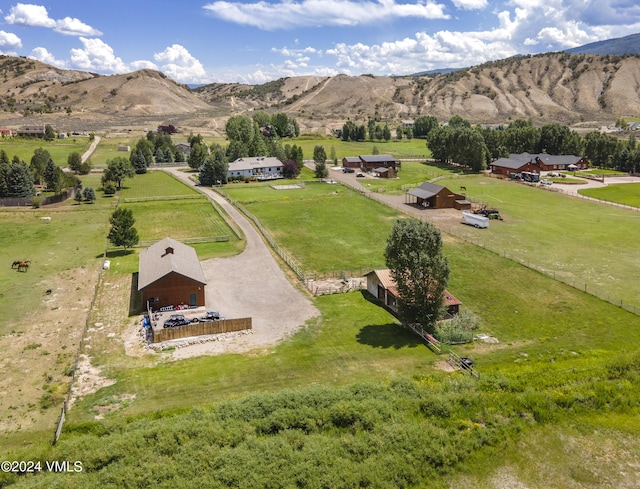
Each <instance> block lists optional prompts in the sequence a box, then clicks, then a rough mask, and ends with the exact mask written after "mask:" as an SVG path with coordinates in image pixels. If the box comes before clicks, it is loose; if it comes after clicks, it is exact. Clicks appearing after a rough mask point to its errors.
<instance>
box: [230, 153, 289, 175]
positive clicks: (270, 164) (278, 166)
mask: <svg viewBox="0 0 640 489" xmlns="http://www.w3.org/2000/svg"><path fill="white" fill-rule="evenodd" d="M283 168H284V165H283V164H282V162H281V161H280V160H279V159H278V158H274V157H264V156H255V157H249V156H246V157H244V158H238V159H237V160H235V161H232V162H231V163H229V170H228V171H227V178H228V179H230V180H233V179H234V178H247V177H253V178H256V179H257V180H273V179H276V178H283V175H282V171H283Z"/></svg>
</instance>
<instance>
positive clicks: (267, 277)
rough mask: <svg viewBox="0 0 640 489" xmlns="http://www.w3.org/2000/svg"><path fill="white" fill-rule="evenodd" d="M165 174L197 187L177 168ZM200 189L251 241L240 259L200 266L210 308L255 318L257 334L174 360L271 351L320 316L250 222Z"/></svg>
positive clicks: (191, 350)
mask: <svg viewBox="0 0 640 489" xmlns="http://www.w3.org/2000/svg"><path fill="white" fill-rule="evenodd" d="M165 171H167V172H170V173H171V174H173V175H175V176H176V177H177V178H179V179H180V180H181V181H183V182H185V183H187V184H188V185H190V186H195V185H194V183H193V182H192V181H191V180H189V178H188V175H186V174H185V173H183V172H180V171H179V170H177V169H173V168H172V169H167V170H165ZM196 188H197V189H198V190H199V191H201V192H202V193H204V194H206V195H207V196H209V197H211V198H213V199H214V200H215V201H216V202H217V203H218V204H220V206H221V207H222V208H223V209H224V210H225V211H226V212H227V213H228V214H229V215H230V216H231V218H232V219H233V220H234V221H235V222H236V223H237V225H238V227H239V228H240V229H241V230H242V232H243V233H244V235H245V237H246V241H247V245H246V248H245V250H244V251H243V252H242V253H240V254H239V255H236V256H233V257H230V258H214V259H211V260H206V261H202V262H201V264H202V269H203V270H204V274H205V277H206V279H207V289H206V304H207V308H208V309H210V310H216V311H220V313H221V314H222V315H223V316H225V317H227V318H236V317H251V318H252V323H253V332H252V333H251V334H241V335H235V336H234V335H231V337H229V338H224V339H220V340H217V341H209V342H204V343H200V344H195V345H190V346H187V347H183V348H178V349H176V350H175V351H174V355H173V356H174V358H186V357H190V356H194V355H202V354H219V353H227V352H245V351H248V350H251V349H254V348H261V347H267V346H270V345H273V344H275V343H277V342H278V341H280V340H282V339H283V338H286V337H287V336H289V335H290V334H292V333H294V332H295V331H297V330H298V329H299V328H300V327H301V326H303V325H304V323H305V321H307V320H309V319H311V318H313V317H316V316H318V315H320V312H319V311H318V310H317V309H316V308H315V306H314V305H313V303H312V302H311V300H310V299H309V298H308V297H307V296H306V295H305V294H304V293H303V292H301V291H300V290H299V289H297V288H296V287H294V286H293V285H292V284H291V283H290V282H289V280H288V279H287V277H286V275H285V274H284V273H283V271H282V270H281V269H280V266H279V264H278V262H277V261H276V260H275V258H274V257H273V255H272V253H271V250H270V249H269V248H268V245H266V244H265V242H264V241H263V240H262V237H261V236H260V234H259V233H258V232H257V231H256V230H255V228H254V227H253V226H252V225H251V224H250V223H249V222H248V221H247V219H245V217H244V216H243V215H242V214H241V213H240V212H238V210H236V208H235V207H233V206H232V205H231V204H229V203H228V202H227V201H226V200H224V199H223V198H222V197H221V196H220V195H218V194H217V193H216V192H214V191H213V190H211V189H209V188H207V187H196Z"/></svg>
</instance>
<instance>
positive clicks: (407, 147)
mask: <svg viewBox="0 0 640 489" xmlns="http://www.w3.org/2000/svg"><path fill="white" fill-rule="evenodd" d="M283 144H291V145H293V144H295V145H297V146H299V147H301V148H302V152H303V154H304V158H305V159H307V160H310V159H312V158H313V148H315V147H316V146H323V147H324V150H325V151H326V153H327V158H331V148H332V147H333V148H334V149H335V152H336V158H337V159H338V164H341V160H342V158H344V157H345V156H358V155H370V154H373V152H374V147H375V148H377V150H378V153H379V154H390V155H391V156H395V157H396V158H398V159H400V160H402V159H404V158H419V159H425V160H426V159H427V158H430V157H431V152H430V151H429V150H428V149H427V142H426V140H424V139H402V140H400V141H398V140H396V139H392V140H390V141H362V142H353V141H350V142H347V141H343V140H342V139H338V138H317V139H316V138H309V137H299V138H295V139H290V140H289V139H287V140H284V141H283Z"/></svg>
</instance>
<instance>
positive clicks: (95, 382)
mask: <svg viewBox="0 0 640 489" xmlns="http://www.w3.org/2000/svg"><path fill="white" fill-rule="evenodd" d="M114 383H115V380H111V379H107V378H106V377H103V376H102V372H101V370H100V369H99V368H96V367H94V366H93V365H91V360H90V359H89V357H88V356H87V355H86V354H82V355H80V357H79V358H78V366H77V367H76V378H75V382H74V383H73V389H72V390H71V396H70V398H69V405H68V407H69V408H71V406H73V404H74V402H75V401H76V400H77V399H78V398H79V397H82V396H86V395H87V394H92V393H94V392H97V391H98V390H99V389H102V388H103V387H107V386H109V385H112V384H114Z"/></svg>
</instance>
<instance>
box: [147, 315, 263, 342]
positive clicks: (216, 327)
mask: <svg viewBox="0 0 640 489" xmlns="http://www.w3.org/2000/svg"><path fill="white" fill-rule="evenodd" d="M247 329H252V325H251V318H238V319H221V320H219V321H209V322H200V323H192V324H187V325H185V326H178V327H176V328H165V329H160V330H157V331H156V330H155V329H154V330H153V342H154V343H161V342H163V341H169V340H178V339H180V338H189V337H191V336H204V335H210V334H220V333H234V332H236V331H244V330H247Z"/></svg>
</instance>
